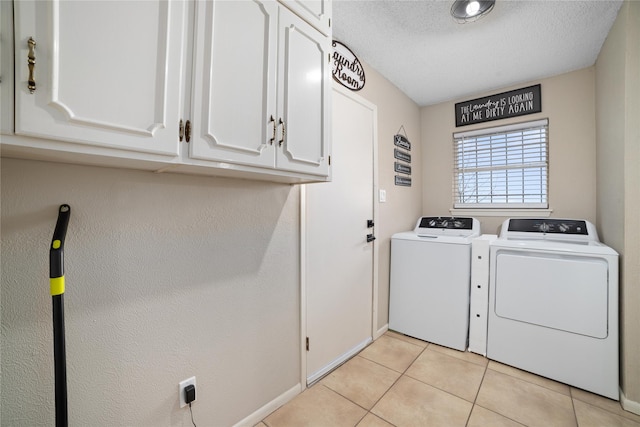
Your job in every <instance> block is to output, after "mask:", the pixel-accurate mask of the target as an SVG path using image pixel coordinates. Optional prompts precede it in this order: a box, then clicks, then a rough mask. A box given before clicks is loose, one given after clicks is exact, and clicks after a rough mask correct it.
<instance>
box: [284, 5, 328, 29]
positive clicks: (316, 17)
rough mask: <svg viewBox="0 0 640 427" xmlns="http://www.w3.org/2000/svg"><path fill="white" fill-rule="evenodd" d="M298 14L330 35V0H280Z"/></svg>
mask: <svg viewBox="0 0 640 427" xmlns="http://www.w3.org/2000/svg"><path fill="white" fill-rule="evenodd" d="M280 2H281V3H283V4H286V5H287V7H288V8H289V9H291V10H293V11H294V12H295V13H296V14H297V15H298V16H300V17H302V18H303V19H304V20H305V21H307V22H309V23H310V24H311V25H313V26H314V27H316V28H317V29H318V30H320V31H321V32H322V34H325V35H327V36H331V1H330V0H280Z"/></svg>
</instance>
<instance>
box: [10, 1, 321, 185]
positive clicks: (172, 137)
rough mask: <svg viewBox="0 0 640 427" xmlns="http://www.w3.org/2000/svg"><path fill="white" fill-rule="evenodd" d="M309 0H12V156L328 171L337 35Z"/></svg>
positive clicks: (262, 173)
mask: <svg viewBox="0 0 640 427" xmlns="http://www.w3.org/2000/svg"><path fill="white" fill-rule="evenodd" d="M3 3H6V2H3ZM306 3H308V5H306V6H312V7H311V10H313V8H316V7H318V5H316V4H315V3H318V2H305V1H302V2H298V1H296V2H293V3H292V2H286V5H287V6H285V4H284V3H281V2H278V1H275V0H243V1H237V0H233V1H230V0H221V1H201V0H198V1H190V0H189V1H183V0H169V1H167V0H127V1H108V0H107V1H100V0H96V1H65V0H49V1H46V2H45V1H33V0H20V1H14V3H13V5H14V9H15V13H14V18H13V19H14V45H15V55H14V58H15V70H16V71H15V77H14V82H15V84H14V89H15V95H14V96H15V117H14V118H13V119H14V120H15V128H12V129H9V130H7V127H11V122H12V117H10V115H6V117H5V114H4V113H3V116H2V125H3V126H2V132H3V133H4V134H7V133H9V134H11V133H13V134H14V135H16V136H10V137H7V138H3V141H2V143H1V144H0V147H1V148H2V154H3V156H11V157H16V156H17V157H20V156H23V157H27V158H30V156H31V158H42V156H44V159H48V160H55V161H65V162H72V163H73V162H79V163H91V164H108V165H110V166H122V167H138V168H144V169H153V170H161V171H175V172H186V173H203V174H213V175H216V174H217V175H227V176H237V177H248V178H256V179H268V180H273V181H283V182H309V181H325V180H327V179H328V178H329V175H330V174H329V170H330V168H329V143H330V134H329V133H330V132H329V130H330V128H329V126H330V123H329V120H330V117H329V115H330V114H329V108H330V105H331V102H330V99H329V97H330V95H331V91H330V86H331V82H330V78H331V77H330V76H331V72H330V70H329V65H330V46H331V40H330V37H328V36H327V35H325V34H323V33H322V32H320V31H319V30H318V29H316V28H314V27H313V26H312V25H311V24H309V18H308V17H306V18H305V19H302V18H301V17H299V16H297V15H296V14H294V13H293V12H292V11H291V10H290V9H289V7H290V6H291V7H292V8H293V6H295V8H293V9H295V10H298V9H300V7H301V6H302V5H303V4H306ZM319 3H322V4H324V6H320V7H319V9H318V10H317V11H316V12H318V13H319V16H320V15H325V14H326V12H325V11H326V8H327V7H328V6H326V5H327V4H329V1H328V0H327V1H324V2H319ZM300 10H302V9H300ZM0 12H2V15H1V16H0V18H1V19H2V21H3V30H2V36H3V40H1V41H2V48H3V51H2V58H3V61H2V63H3V70H4V68H6V67H4V64H5V61H6V60H7V59H11V54H10V53H7V52H6V49H5V44H6V40H4V36H5V33H6V30H5V29H4V28H5V25H4V21H6V20H7V19H6V18H7V15H9V16H10V13H9V12H10V10H9V11H7V8H5V7H3V8H2V11H0ZM320 12H321V13H320ZM300 13H302V12H300ZM3 73H4V71H3ZM7 77H10V76H9V75H7ZM9 85H11V83H9ZM7 89H10V86H9V88H8V87H7V86H6V84H5V85H3V86H2V92H1V93H2V98H3V99H2V105H3V106H5V105H11V103H10V102H5V101H7V100H8V99H10V97H11V95H13V93H12V92H13V91H11V90H7ZM7 124H9V125H7ZM182 124H184V128H183V126H182ZM12 131H13V132H12ZM183 136H184V138H183ZM34 153H35V154H34ZM87 159H88V160H87Z"/></svg>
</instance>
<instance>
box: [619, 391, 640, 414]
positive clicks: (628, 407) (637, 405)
mask: <svg viewBox="0 0 640 427" xmlns="http://www.w3.org/2000/svg"><path fill="white" fill-rule="evenodd" d="M620 404H621V405H622V408H623V409H624V410H625V411H628V412H632V413H634V414H638V415H640V402H634V401H633V400H629V399H627V396H625V395H624V392H623V391H622V389H620Z"/></svg>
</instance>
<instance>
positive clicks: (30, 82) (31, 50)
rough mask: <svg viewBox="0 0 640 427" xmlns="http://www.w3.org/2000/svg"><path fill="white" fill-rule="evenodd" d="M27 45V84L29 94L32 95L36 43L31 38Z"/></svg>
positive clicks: (34, 88) (34, 89) (34, 84)
mask: <svg viewBox="0 0 640 427" xmlns="http://www.w3.org/2000/svg"><path fill="white" fill-rule="evenodd" d="M27 44H28V45H29V55H28V59H27V64H28V65H29V80H28V81H27V84H28V85H29V93H33V92H35V91H36V79H35V77H34V75H33V73H34V69H35V67H36V41H35V40H34V39H33V37H29V40H28V41H27Z"/></svg>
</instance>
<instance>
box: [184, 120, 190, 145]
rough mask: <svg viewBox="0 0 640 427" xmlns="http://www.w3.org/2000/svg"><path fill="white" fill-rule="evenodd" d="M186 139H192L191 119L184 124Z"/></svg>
mask: <svg viewBox="0 0 640 427" xmlns="http://www.w3.org/2000/svg"><path fill="white" fill-rule="evenodd" d="M184 140H185V141H187V142H189V141H191V120H187V122H186V123H185V125H184Z"/></svg>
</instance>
